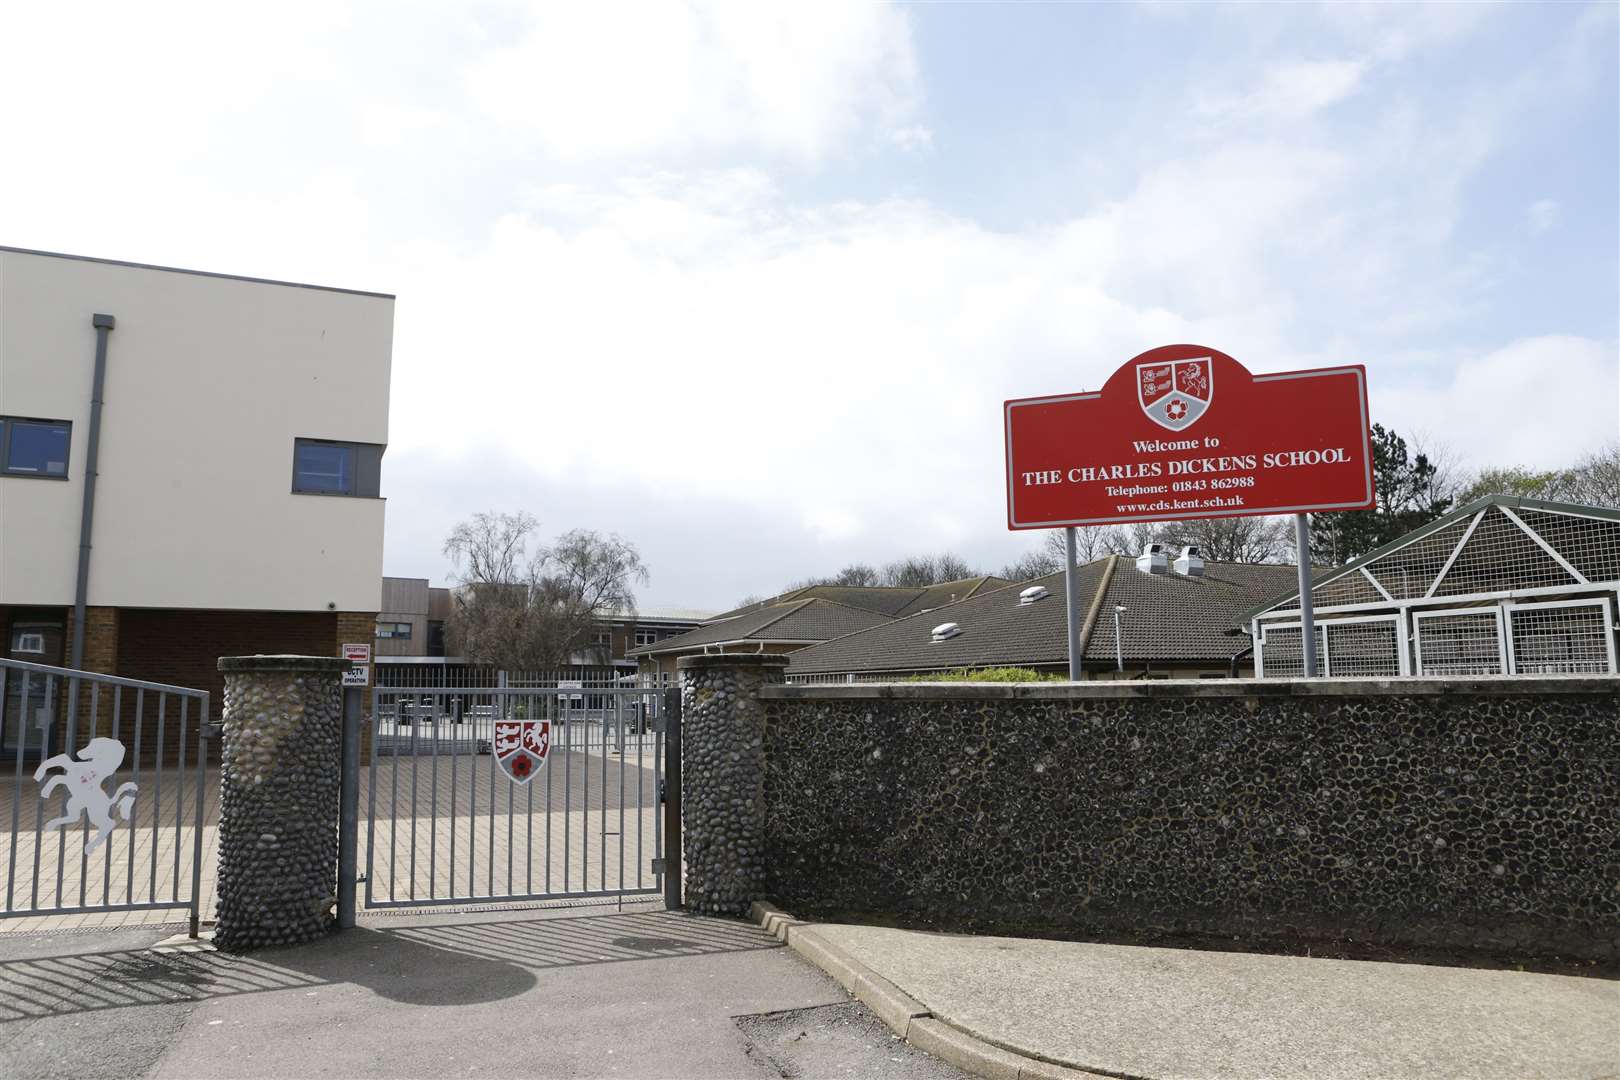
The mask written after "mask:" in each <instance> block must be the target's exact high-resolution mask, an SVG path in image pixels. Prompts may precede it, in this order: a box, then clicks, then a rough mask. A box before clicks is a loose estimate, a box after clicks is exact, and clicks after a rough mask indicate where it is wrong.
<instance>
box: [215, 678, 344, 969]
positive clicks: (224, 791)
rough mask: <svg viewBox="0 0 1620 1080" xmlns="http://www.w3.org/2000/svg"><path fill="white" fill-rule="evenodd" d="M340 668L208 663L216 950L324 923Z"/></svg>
mask: <svg viewBox="0 0 1620 1080" xmlns="http://www.w3.org/2000/svg"><path fill="white" fill-rule="evenodd" d="M348 666H349V665H348V661H346V660H339V659H334V658H330V657H320V656H227V657H222V658H221V659H220V661H219V669H220V671H222V672H224V674H225V716H224V721H225V723H224V732H223V742H224V746H223V761H222V765H223V769H222V779H221V785H222V786H221V791H220V820H219V883H218V897H219V924H218V926H217V928H216V929H215V933H214V943H215V945H217V946H218V947H219V948H221V949H224V950H227V951H232V952H240V951H243V950H246V949H252V948H257V947H261V946H265V945H291V944H298V943H302V942H307V941H312V940H314V939H315V938H318V937H321V936H322V935H324V934H325V933H326V932H327V931H328V930H329V929H331V927H332V925H333V921H334V910H333V909H334V907H335V905H336V902H337V857H338V834H337V824H338V788H339V784H340V782H341V779H342V775H341V774H342V737H343V690H342V687H341V685H340V680H341V675H342V672H343V670H344V669H345V668H347V667H348Z"/></svg>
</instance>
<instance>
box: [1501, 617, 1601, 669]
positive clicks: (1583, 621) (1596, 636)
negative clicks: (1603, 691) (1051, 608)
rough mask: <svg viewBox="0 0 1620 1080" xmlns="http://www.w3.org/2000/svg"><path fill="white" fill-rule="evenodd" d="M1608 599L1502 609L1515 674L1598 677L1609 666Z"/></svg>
mask: <svg viewBox="0 0 1620 1080" xmlns="http://www.w3.org/2000/svg"><path fill="white" fill-rule="evenodd" d="M1607 607H1608V602H1607V601H1605V600H1598V601H1594V602H1592V603H1582V604H1575V605H1566V604H1559V605H1551V604H1548V605H1526V606H1522V607H1513V608H1509V609H1508V622H1509V625H1510V626H1511V627H1512V635H1513V670H1514V673H1515V674H1518V675H1602V674H1606V673H1608V672H1610V671H1612V670H1613V664H1614V658H1613V652H1612V650H1613V644H1614V643H1613V639H1612V637H1611V636H1610V635H1611V631H1610V628H1609V618H1608V612H1607V610H1606V609H1607Z"/></svg>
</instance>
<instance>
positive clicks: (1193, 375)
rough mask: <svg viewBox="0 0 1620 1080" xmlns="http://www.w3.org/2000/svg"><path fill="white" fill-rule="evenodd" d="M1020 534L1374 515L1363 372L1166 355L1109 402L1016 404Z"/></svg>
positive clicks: (1014, 485)
mask: <svg viewBox="0 0 1620 1080" xmlns="http://www.w3.org/2000/svg"><path fill="white" fill-rule="evenodd" d="M1004 415H1005V423H1006V440H1007V527H1008V528H1011V529H1050V528H1054V527H1058V526H1066V525H1103V524H1111V523H1115V522H1128V521H1173V520H1180V519H1183V518H1200V517H1243V516H1246V515H1255V514H1301V513H1305V512H1308V511H1318V510H1365V509H1368V508H1370V507H1371V506H1372V505H1373V469H1372V465H1373V462H1372V437H1371V426H1370V425H1369V424H1368V421H1367V373H1366V369H1365V368H1363V367H1362V366H1361V365H1359V364H1351V365H1346V366H1344V367H1335V368H1318V369H1314V370H1310V371H1284V372H1278V373H1276V374H1268V375H1251V374H1250V373H1249V371H1248V369H1247V368H1245V367H1244V366H1243V365H1242V364H1240V363H1238V362H1237V361H1236V360H1234V359H1232V358H1231V357H1230V356H1227V355H1226V354H1225V353H1223V352H1218V351H1217V350H1215V349H1211V348H1207V347H1205V346H1202V345H1166V346H1164V347H1162V348H1158V349H1153V350H1150V351H1148V352H1145V353H1143V354H1142V355H1140V356H1138V357H1136V358H1135V359H1134V360H1131V361H1130V362H1128V363H1127V364H1125V366H1124V367H1122V368H1120V369H1119V370H1118V371H1116V372H1114V374H1113V375H1112V376H1110V377H1109V379H1108V382H1107V383H1105V384H1104V385H1103V388H1102V389H1101V390H1100V391H1097V392H1095V393H1088V394H1063V395H1059V396H1054V397H1036V398H1020V399H1017V400H1014V401H1009V402H1007V403H1006V407H1005V414H1004Z"/></svg>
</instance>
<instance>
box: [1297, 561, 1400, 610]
mask: <svg viewBox="0 0 1620 1080" xmlns="http://www.w3.org/2000/svg"><path fill="white" fill-rule="evenodd" d="M1311 602H1312V603H1313V604H1314V605H1315V606H1316V607H1334V606H1337V605H1339V604H1382V603H1386V601H1385V599H1384V594H1383V593H1381V592H1379V591H1378V590H1377V589H1375V588H1374V587H1373V584H1372V582H1370V581H1368V580H1367V575H1365V574H1363V573H1362V572H1361V571H1360V570H1352V571H1350V573H1348V574H1346V575H1344V576H1343V577H1341V578H1339V579H1338V580H1337V581H1330V582H1328V583H1327V584H1326V585H1323V586H1322V587H1320V588H1315V589H1312V590H1311ZM1291 606H1292V607H1295V608H1297V607H1299V604H1298V602H1297V600H1296V601H1295V602H1293V603H1292V604H1291Z"/></svg>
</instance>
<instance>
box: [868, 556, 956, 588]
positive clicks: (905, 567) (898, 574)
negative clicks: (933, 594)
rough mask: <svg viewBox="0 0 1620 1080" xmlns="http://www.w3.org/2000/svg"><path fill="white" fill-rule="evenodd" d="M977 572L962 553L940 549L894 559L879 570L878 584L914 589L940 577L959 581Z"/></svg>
mask: <svg viewBox="0 0 1620 1080" xmlns="http://www.w3.org/2000/svg"><path fill="white" fill-rule="evenodd" d="M978 576H979V572H978V571H977V570H975V569H973V567H971V566H969V565H968V564H967V561H966V560H965V559H963V558H962V557H961V556H959V555H953V554H951V553H950V552H943V553H941V554H939V555H911V556H908V557H906V558H904V559H896V560H895V561H894V562H892V563H889V564H888V565H887V566H885V567H884V568H883V569H882V570H881V571H879V573H878V580H877V584H879V585H889V586H897V587H900V588H911V589H916V588H922V587H924V586H928V585H938V584H939V583H940V582H942V581H961V580H962V579H963V578H970V577H978Z"/></svg>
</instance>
